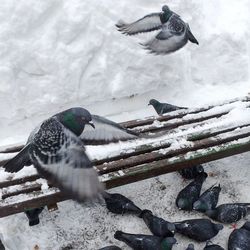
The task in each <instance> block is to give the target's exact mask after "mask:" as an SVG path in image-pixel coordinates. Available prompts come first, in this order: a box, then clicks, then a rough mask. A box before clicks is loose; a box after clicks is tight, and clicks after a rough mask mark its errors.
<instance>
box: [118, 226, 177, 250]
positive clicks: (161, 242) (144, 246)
mask: <svg viewBox="0 0 250 250" xmlns="http://www.w3.org/2000/svg"><path fill="white" fill-rule="evenodd" d="M114 237H115V239H117V240H120V241H123V242H124V243H126V244H127V245H128V246H130V247H131V248H132V249H134V250H153V249H154V250H164V249H166V250H171V249H172V247H173V245H174V244H175V243H176V239H175V238H173V237H167V238H161V237H157V236H153V235H144V234H128V233H124V232H122V231H116V233H115V235H114Z"/></svg>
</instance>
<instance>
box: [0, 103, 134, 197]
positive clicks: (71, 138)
mask: <svg viewBox="0 0 250 250" xmlns="http://www.w3.org/2000/svg"><path fill="white" fill-rule="evenodd" d="M86 125H90V126H91V127H92V128H91V129H92V130H93V131H94V132H93V131H92V132H91V131H89V130H88V127H87V126H86ZM132 138H137V135H136V134H135V133H133V132H132V131H128V130H126V129H124V128H123V127H121V126H120V125H118V124H116V123H114V122H112V121H110V120H107V119H106V118H103V117H100V116H96V115H93V116H92V115H91V114H90V113H89V111H87V110H86V109H84V108H80V107H75V108H70V109H67V110H65V111H62V112H60V113H58V114H56V115H54V116H52V117H51V118H49V119H47V120H45V121H44V122H43V123H42V124H41V125H40V126H38V127H37V128H35V129H34V130H33V131H32V132H31V134H30V136H29V138H28V141H27V143H26V145H25V147H24V148H23V149H22V150H21V151H20V152H19V153H18V154H17V155H16V156H15V157H14V158H13V159H11V160H10V161H8V162H7V163H6V164H5V165H4V166H3V167H4V168H5V171H7V172H11V173H13V172H18V171H19V170H21V169H22V168H23V167H24V166H27V165H31V164H33V165H34V166H35V167H36V169H37V171H38V173H39V174H41V175H42V176H43V177H45V178H46V179H48V180H49V182H50V183H52V184H54V185H55V186H57V187H58V188H59V189H61V191H63V192H64V193H65V194H68V195H69V197H70V198H72V199H75V200H78V201H83V200H85V199H87V198H94V197H96V196H98V194H99V193H100V192H101V191H102V189H103V188H102V185H101V184H100V183H99V181H98V177H97V173H96V171H95V170H94V168H93V165H92V163H91V161H90V160H89V158H88V156H87V154H86V153H85V148H84V141H86V140H87V141H92V142H98V141H99V142H100V143H102V142H104V141H105V142H111V141H118V140H124V139H132Z"/></svg>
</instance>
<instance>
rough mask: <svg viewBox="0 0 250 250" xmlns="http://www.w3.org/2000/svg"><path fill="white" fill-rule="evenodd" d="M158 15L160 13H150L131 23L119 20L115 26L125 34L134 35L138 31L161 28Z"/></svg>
mask: <svg viewBox="0 0 250 250" xmlns="http://www.w3.org/2000/svg"><path fill="white" fill-rule="evenodd" d="M160 15H161V13H152V14H150V15H147V16H144V17H143V18H141V19H139V20H137V21H135V22H133V23H125V22H123V21H119V22H118V23H117V24H116V27H117V28H118V30H119V31H121V32H122V33H123V34H126V35H136V34H138V33H144V32H150V31H154V30H158V29H161V28H162V22H161V19H160Z"/></svg>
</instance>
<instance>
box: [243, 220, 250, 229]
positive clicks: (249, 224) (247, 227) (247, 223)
mask: <svg viewBox="0 0 250 250" xmlns="http://www.w3.org/2000/svg"><path fill="white" fill-rule="evenodd" d="M242 228H244V229H246V230H247V231H250V221H247V222H246V223H245V224H244V225H243V226H242Z"/></svg>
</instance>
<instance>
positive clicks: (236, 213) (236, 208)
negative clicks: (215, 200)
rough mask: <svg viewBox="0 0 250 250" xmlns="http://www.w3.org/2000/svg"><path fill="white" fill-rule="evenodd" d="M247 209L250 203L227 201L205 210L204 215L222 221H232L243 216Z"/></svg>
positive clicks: (249, 209) (249, 207) (248, 209)
mask: <svg viewBox="0 0 250 250" xmlns="http://www.w3.org/2000/svg"><path fill="white" fill-rule="evenodd" d="M249 211H250V203H231V204H230V203H229V204H222V205H220V206H218V207H216V208H215V209H212V210H207V211H206V215H207V216H208V217H210V218H211V219H213V220H216V221H219V222H222V223H233V222H237V221H239V220H241V219H242V218H244V217H245V216H246V215H247V213H248V212H249Z"/></svg>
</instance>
